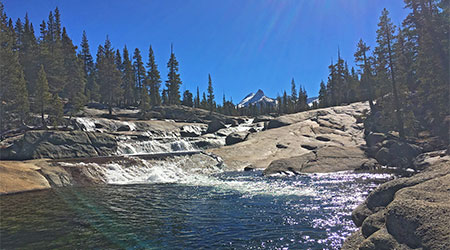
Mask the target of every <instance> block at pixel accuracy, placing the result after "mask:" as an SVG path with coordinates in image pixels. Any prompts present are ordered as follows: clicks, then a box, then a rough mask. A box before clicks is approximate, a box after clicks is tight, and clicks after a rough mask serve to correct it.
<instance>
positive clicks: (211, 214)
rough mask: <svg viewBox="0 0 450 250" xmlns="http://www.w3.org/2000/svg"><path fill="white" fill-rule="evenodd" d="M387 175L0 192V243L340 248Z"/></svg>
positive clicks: (229, 178)
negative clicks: (356, 212) (356, 214)
mask: <svg viewBox="0 0 450 250" xmlns="http://www.w3.org/2000/svg"><path fill="white" fill-rule="evenodd" d="M388 178H389V176H388V175H381V174H352V173H333V174H316V175H301V176H290V177H289V176H284V177H263V176H262V174H261V172H260V171H255V172H231V173H230V172H229V173H219V174H216V175H212V176H207V177H205V179H204V180H202V181H201V182H199V184H198V185H196V184H195V182H193V183H187V184H177V183H148V184H135V185H105V186H97V187H84V188H59V189H53V190H48V191H39V192H31V193H23V194H18V195H8V196H2V197H0V212H1V226H0V246H1V248H2V249H17V248H20V249H74V248H76V249H308V248H309V249H323V248H325V249H338V248H339V247H340V246H341V245H342V243H343V240H344V239H345V238H346V237H347V236H348V235H349V234H350V233H351V232H353V231H354V230H355V226H354V225H353V223H352V221H351V218H350V214H351V211H352V209H353V208H354V207H355V206H356V205H358V204H359V203H361V202H362V201H363V199H364V197H365V196H366V195H367V193H368V191H369V190H371V189H373V188H374V187H375V186H376V185H378V184H379V183H381V182H384V181H385V180H387V179H388Z"/></svg>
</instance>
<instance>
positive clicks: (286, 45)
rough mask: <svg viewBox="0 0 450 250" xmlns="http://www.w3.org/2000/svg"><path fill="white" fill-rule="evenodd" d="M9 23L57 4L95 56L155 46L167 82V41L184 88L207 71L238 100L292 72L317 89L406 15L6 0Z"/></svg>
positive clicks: (266, 6)
mask: <svg viewBox="0 0 450 250" xmlns="http://www.w3.org/2000/svg"><path fill="white" fill-rule="evenodd" d="M2 2H3V4H4V5H5V11H6V13H7V15H8V16H9V17H11V18H13V19H14V20H15V19H17V18H22V19H23V17H24V16H25V13H26V12H28V15H29V17H30V19H31V21H32V22H33V25H34V27H35V30H36V31H38V30H39V24H40V23H41V22H42V20H43V19H47V17H48V13H49V11H51V10H53V9H54V8H55V7H56V6H58V7H59V9H60V12H61V15H62V24H63V26H65V27H67V31H68V33H69V35H70V37H71V38H72V39H73V41H74V43H75V44H76V45H79V44H80V40H81V34H82V31H83V30H86V32H87V36H88V40H89V43H90V45H91V52H92V54H93V56H94V57H95V53H96V49H97V47H98V45H99V44H103V43H104V40H105V38H106V35H109V37H110V40H111V41H112V44H113V46H114V48H119V49H123V47H124V45H125V44H126V45H127V47H128V49H129V50H130V51H134V48H136V47H137V48H139V49H140V50H141V52H142V53H143V56H144V59H145V61H146V60H147V54H148V47H149V45H150V44H151V45H152V47H153V49H154V51H155V55H156V59H157V63H158V66H159V69H160V71H161V75H162V77H163V80H165V79H166V76H167V70H166V63H167V61H168V59H169V55H170V44H171V43H173V44H174V51H175V54H176V57H177V59H178V61H179V62H180V74H181V79H182V81H183V85H182V87H181V90H185V89H189V90H191V91H192V92H194V94H195V89H196V87H197V86H199V87H200V91H206V87H207V83H208V73H210V74H211V76H212V79H213V87H214V90H215V94H216V99H218V102H219V103H221V100H222V94H225V95H226V96H227V99H228V98H229V97H232V98H233V101H234V102H235V103H237V102H239V101H240V100H241V99H242V98H243V97H245V96H246V95H247V94H248V93H250V92H255V91H256V90H258V89H259V88H260V89H262V90H264V92H265V93H266V95H268V96H269V97H276V95H277V94H282V91H283V90H287V91H288V93H289V92H290V82H291V78H292V77H294V78H295V81H296V83H297V85H299V84H301V85H303V86H304V87H305V88H306V90H307V92H308V95H309V96H316V95H317V93H318V91H319V83H320V81H321V80H322V79H323V80H326V78H327V75H328V69H327V66H328V65H329V64H330V60H331V59H332V58H334V59H336V57H337V49H338V46H339V48H340V50H341V55H342V57H343V58H344V59H345V60H348V61H349V65H350V66H352V65H353V64H354V62H353V53H354V51H355V47H356V44H357V42H358V40H359V39H360V38H363V39H364V40H365V41H367V43H368V44H369V45H371V46H372V48H373V45H374V43H375V36H376V33H375V31H376V29H377V23H378V18H379V16H380V13H381V10H382V9H383V8H387V9H388V10H389V12H390V16H391V18H392V20H393V22H394V23H395V24H400V23H401V21H402V20H403V19H404V18H405V16H406V15H407V13H408V10H405V9H404V8H403V7H404V4H403V1H401V0H376V1H375V0H222V1H219V0H158V1H156V0H153V1H149V0H133V1H123V0H108V1H106V0H105V1H97V0H95V1H93V0H89V1H85V0H39V1H37V0H3V1H2Z"/></svg>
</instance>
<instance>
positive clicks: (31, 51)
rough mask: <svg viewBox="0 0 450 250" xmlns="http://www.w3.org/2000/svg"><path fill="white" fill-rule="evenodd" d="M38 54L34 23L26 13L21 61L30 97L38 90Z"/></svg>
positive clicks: (20, 52) (20, 49) (20, 50)
mask: <svg viewBox="0 0 450 250" xmlns="http://www.w3.org/2000/svg"><path fill="white" fill-rule="evenodd" d="M38 55H39V50H38V44H37V40H36V37H35V34H34V28H33V24H32V23H31V22H30V20H29V18H28V14H27V15H25V24H24V27H23V38H22V45H21V47H20V48H19V61H20V64H21V65H22V66H23V72H24V75H25V80H26V83H27V90H28V93H29V94H30V97H31V96H34V93H35V90H36V87H35V86H36V76H37V74H38V71H39V63H38Z"/></svg>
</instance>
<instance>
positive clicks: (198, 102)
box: [194, 86, 200, 108]
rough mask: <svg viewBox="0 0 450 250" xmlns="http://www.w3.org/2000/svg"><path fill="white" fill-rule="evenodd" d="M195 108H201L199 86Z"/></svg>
mask: <svg viewBox="0 0 450 250" xmlns="http://www.w3.org/2000/svg"><path fill="white" fill-rule="evenodd" d="M194 107H196V108H200V91H199V89H198V86H197V95H196V96H195V101H194Z"/></svg>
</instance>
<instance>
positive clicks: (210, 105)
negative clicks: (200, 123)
mask: <svg viewBox="0 0 450 250" xmlns="http://www.w3.org/2000/svg"><path fill="white" fill-rule="evenodd" d="M207 101H208V109H209V111H210V112H213V111H214V109H215V108H216V103H215V101H214V90H213V87H212V80H211V75H210V74H208V100H207Z"/></svg>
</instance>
